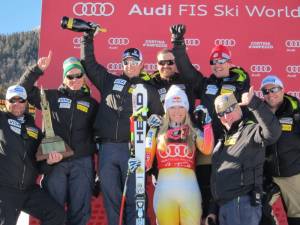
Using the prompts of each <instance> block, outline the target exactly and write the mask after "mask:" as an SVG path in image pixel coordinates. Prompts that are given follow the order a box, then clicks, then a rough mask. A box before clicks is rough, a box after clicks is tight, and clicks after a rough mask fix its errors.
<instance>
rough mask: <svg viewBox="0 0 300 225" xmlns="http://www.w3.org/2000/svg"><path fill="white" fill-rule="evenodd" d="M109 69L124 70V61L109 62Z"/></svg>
mask: <svg viewBox="0 0 300 225" xmlns="http://www.w3.org/2000/svg"><path fill="white" fill-rule="evenodd" d="M107 69H108V70H123V66H122V63H108V64H107Z"/></svg>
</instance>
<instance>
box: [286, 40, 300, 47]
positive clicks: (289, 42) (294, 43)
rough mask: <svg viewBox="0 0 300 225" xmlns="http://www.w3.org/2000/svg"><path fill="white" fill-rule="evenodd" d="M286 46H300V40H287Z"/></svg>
mask: <svg viewBox="0 0 300 225" xmlns="http://www.w3.org/2000/svg"><path fill="white" fill-rule="evenodd" d="M285 46H286V47H287V48H300V40H286V41H285Z"/></svg>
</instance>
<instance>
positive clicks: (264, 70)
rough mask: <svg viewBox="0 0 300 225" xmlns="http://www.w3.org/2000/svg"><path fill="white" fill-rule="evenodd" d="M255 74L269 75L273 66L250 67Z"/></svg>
mask: <svg viewBox="0 0 300 225" xmlns="http://www.w3.org/2000/svg"><path fill="white" fill-rule="evenodd" d="M250 70H251V72H253V73H269V72H271V71H272V66H270V65H252V66H251V67H250Z"/></svg>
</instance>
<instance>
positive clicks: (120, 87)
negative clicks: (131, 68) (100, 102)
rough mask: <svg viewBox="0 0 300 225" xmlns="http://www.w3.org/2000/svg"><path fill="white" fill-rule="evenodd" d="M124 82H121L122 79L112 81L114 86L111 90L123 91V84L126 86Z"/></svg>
mask: <svg viewBox="0 0 300 225" xmlns="http://www.w3.org/2000/svg"><path fill="white" fill-rule="evenodd" d="M126 82H127V81H126V80H123V79H116V80H115V81H114V86H113V90H114V91H120V92H121V91H122V90H123V88H124V86H125V84H126Z"/></svg>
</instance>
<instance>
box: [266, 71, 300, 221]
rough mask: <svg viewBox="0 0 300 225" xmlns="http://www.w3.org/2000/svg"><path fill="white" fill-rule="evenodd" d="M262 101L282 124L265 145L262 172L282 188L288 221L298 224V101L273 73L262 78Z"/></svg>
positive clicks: (299, 190) (299, 141)
mask: <svg viewBox="0 0 300 225" xmlns="http://www.w3.org/2000/svg"><path fill="white" fill-rule="evenodd" d="M261 91H262V94H263V96H264V101H265V102H266V103H267V105H268V106H269V108H270V109H271V111H272V112H273V113H274V114H275V116H276V117H277V118H278V120H279V122H280V124H281V130H282V134H281V136H280V138H279V140H278V141H277V142H276V143H275V144H273V145H270V146H268V147H267V149H266V171H265V174H266V175H267V176H269V177H271V178H273V182H275V183H276V184H277V185H278V186H279V187H280V190H281V193H282V197H283V200H284V202H285V206H286V209H287V216H288V223H289V225H298V224H300V103H299V100H298V99H297V98H295V97H293V96H290V95H288V94H286V93H285V92H284V85H283V83H282V81H281V80H280V79H279V78H278V77H277V76H274V75H269V76H267V77H265V78H264V79H263V80H262V82H261Z"/></svg>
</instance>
